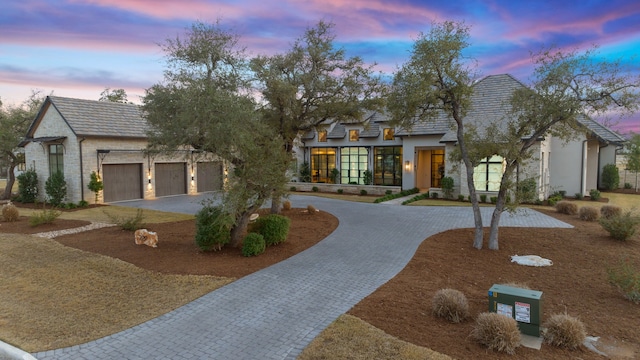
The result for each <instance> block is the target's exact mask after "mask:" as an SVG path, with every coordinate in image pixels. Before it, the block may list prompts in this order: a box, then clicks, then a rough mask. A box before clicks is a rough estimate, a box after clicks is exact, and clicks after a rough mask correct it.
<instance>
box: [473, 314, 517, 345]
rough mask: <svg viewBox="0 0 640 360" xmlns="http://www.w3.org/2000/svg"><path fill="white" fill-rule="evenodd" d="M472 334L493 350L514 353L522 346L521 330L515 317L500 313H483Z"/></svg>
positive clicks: (477, 320) (479, 316)
mask: <svg viewBox="0 0 640 360" xmlns="http://www.w3.org/2000/svg"><path fill="white" fill-rule="evenodd" d="M471 336H472V337H473V338H474V339H475V340H476V341H478V342H479V343H480V344H482V345H484V346H486V347H488V348H489V349H491V350H495V351H499V352H505V353H507V354H514V353H515V351H516V348H517V347H518V346H520V339H521V336H520V330H519V329H518V323H517V322H516V320H515V319H513V318H511V317H509V316H506V315H501V314H498V313H488V312H486V313H481V314H480V315H478V318H477V319H476V324H475V326H474V328H473V330H472V331H471Z"/></svg>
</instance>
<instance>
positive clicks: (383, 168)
mask: <svg viewBox="0 0 640 360" xmlns="http://www.w3.org/2000/svg"><path fill="white" fill-rule="evenodd" d="M521 87H524V85H523V84H522V83H521V82H519V81H518V80H516V79H515V78H513V77H512V76H510V75H506V74H505V75H494V76H488V77H486V78H484V79H482V80H480V81H479V82H477V83H476V84H475V85H474V93H473V95H472V99H471V103H472V107H471V109H470V111H469V112H468V114H467V116H466V117H465V120H464V121H465V124H469V125H472V126H475V127H477V128H478V129H482V128H483V126H484V125H486V124H489V123H491V122H494V121H498V120H500V119H504V118H505V117H506V116H508V108H507V107H506V106H505V104H507V103H508V99H509V97H510V96H511V94H512V93H513V91H514V90H515V89H517V88H521ZM580 122H581V124H582V125H583V127H584V132H583V133H580V134H579V135H578V138H577V139H574V140H573V141H570V142H568V143H565V142H563V141H560V140H559V139H555V138H553V137H551V136H548V137H545V138H541V139H537V141H536V143H535V144H534V145H533V146H532V148H531V150H532V152H533V157H532V159H531V160H530V161H529V162H527V163H526V164H523V165H521V166H520V167H519V168H518V169H517V174H516V176H517V179H520V180H523V179H535V181H536V184H537V189H538V198H539V199H545V198H547V197H548V196H549V195H550V194H552V193H553V192H555V191H565V192H566V194H568V195H569V196H573V195H574V194H582V195H588V194H589V191H590V190H591V189H597V188H598V187H599V181H600V174H601V173H602V169H603V167H604V166H605V165H606V164H610V163H612V164H615V163H616V150H617V149H619V147H620V146H621V145H622V143H624V141H625V140H624V138H622V137H621V136H620V135H618V134H616V133H615V132H613V131H611V130H610V129H607V128H606V127H604V126H602V125H600V124H599V123H597V122H595V121H592V120H589V119H587V118H582V119H581V120H580ZM456 146H457V137H456V132H455V123H454V122H453V120H452V119H450V118H449V117H448V116H446V114H444V113H442V114H440V115H439V116H438V117H436V118H435V119H433V120H431V121H426V122H417V123H415V124H414V125H413V126H412V127H411V128H409V129H398V128H395V127H392V126H391V125H390V124H389V118H388V117H385V116H384V115H382V114H373V115H369V116H367V117H365V120H364V121H363V122H359V123H335V124H327V125H326V126H324V127H323V126H321V127H319V128H318V129H317V130H315V131H311V132H309V133H307V134H305V135H304V136H303V137H302V139H301V145H300V149H299V151H298V152H297V153H298V163H303V162H306V163H308V164H309V167H310V170H311V175H312V176H311V181H312V182H317V183H325V182H334V183H340V184H349V183H357V184H364V180H365V179H364V176H363V173H364V171H367V170H369V171H371V172H372V174H373V184H374V185H400V186H401V187H402V189H411V188H414V187H415V188H419V189H420V190H421V191H432V192H441V185H440V181H441V179H442V178H443V177H444V176H449V177H452V178H453V179H454V184H455V185H454V187H455V189H454V192H455V194H462V195H464V196H465V197H466V196H468V195H469V189H468V186H467V178H466V171H465V168H464V164H461V163H452V162H451V161H450V157H449V155H450V154H451V153H452V151H454V149H455V148H456ZM333 169H337V170H338V171H339V177H338V178H337V179H334V178H332V177H331V176H330V174H331V172H332V170H333ZM503 172H504V161H503V159H502V158H501V157H499V156H493V157H491V158H486V159H484V160H483V161H482V162H481V164H480V165H479V166H478V167H476V168H475V169H474V184H475V187H476V190H477V192H478V194H479V195H482V194H487V197H490V196H493V195H494V194H496V193H497V191H498V189H499V186H500V181H501V178H502V174H503Z"/></svg>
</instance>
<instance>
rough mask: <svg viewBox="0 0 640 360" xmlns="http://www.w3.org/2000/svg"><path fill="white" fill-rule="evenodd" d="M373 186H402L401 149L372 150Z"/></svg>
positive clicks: (383, 148) (395, 147)
mask: <svg viewBox="0 0 640 360" xmlns="http://www.w3.org/2000/svg"><path fill="white" fill-rule="evenodd" d="M374 159H375V160H374V170H375V171H374V175H373V183H374V184H375V185H395V186H402V147H401V146H384V147H376V148H375V150H374Z"/></svg>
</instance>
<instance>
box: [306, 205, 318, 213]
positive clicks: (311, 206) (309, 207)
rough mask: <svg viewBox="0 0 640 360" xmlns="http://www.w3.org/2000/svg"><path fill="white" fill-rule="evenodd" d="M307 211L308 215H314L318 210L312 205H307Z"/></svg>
mask: <svg viewBox="0 0 640 360" xmlns="http://www.w3.org/2000/svg"><path fill="white" fill-rule="evenodd" d="M307 212H308V213H309V215H315V214H316V212H318V210H316V208H315V207H314V206H313V205H307Z"/></svg>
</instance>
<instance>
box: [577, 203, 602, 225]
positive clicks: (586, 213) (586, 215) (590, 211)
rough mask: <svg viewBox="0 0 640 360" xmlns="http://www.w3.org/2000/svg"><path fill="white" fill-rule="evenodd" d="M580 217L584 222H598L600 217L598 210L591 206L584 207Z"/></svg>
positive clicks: (580, 211) (581, 209)
mask: <svg viewBox="0 0 640 360" xmlns="http://www.w3.org/2000/svg"><path fill="white" fill-rule="evenodd" d="M578 216H579V217H580V220H584V221H596V220H598V218H599V217H600V213H599V212H598V209H596V208H594V207H591V206H583V207H581V208H580V210H578Z"/></svg>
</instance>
